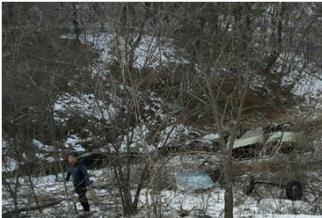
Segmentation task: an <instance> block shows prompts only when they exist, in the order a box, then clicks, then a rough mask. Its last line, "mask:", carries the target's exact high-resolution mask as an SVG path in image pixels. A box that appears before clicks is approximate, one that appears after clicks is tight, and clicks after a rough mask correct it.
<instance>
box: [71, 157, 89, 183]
mask: <svg viewBox="0 0 322 218" xmlns="http://www.w3.org/2000/svg"><path fill="white" fill-rule="evenodd" d="M70 176H72V177H73V185H74V187H75V188H79V187H85V186H88V185H89V175H88V172H87V169H86V167H85V166H84V165H83V164H82V163H79V162H76V163H75V165H74V166H72V167H71V168H69V169H68V171H67V175H66V182H68V180H69V177H70Z"/></svg>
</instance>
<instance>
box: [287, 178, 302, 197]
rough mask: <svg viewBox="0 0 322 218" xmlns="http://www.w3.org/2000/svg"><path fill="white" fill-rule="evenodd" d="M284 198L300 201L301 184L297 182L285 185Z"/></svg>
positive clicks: (293, 181)
mask: <svg viewBox="0 0 322 218" xmlns="http://www.w3.org/2000/svg"><path fill="white" fill-rule="evenodd" d="M285 190H286V196H287V198H288V199H290V200H300V199H301V197H302V194H303V191H302V183H301V182H299V181H297V180H292V181H289V182H288V183H287V184H286V185H285Z"/></svg>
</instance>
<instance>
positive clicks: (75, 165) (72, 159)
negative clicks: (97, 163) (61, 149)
mask: <svg viewBox="0 0 322 218" xmlns="http://www.w3.org/2000/svg"><path fill="white" fill-rule="evenodd" d="M67 161H68V163H69V164H70V166H71V167H70V168H69V169H68V170H67V174H66V179H65V180H66V182H68V180H69V178H70V176H72V180H73V185H74V188H75V190H76V193H77V195H78V198H79V202H80V203H81V205H82V206H83V208H84V211H90V208H89V203H88V199H87V197H86V187H87V186H89V184H90V182H89V175H88V172H87V169H86V167H85V166H84V165H83V164H82V163H80V162H78V160H77V154H76V153H71V154H69V155H68V156H67Z"/></svg>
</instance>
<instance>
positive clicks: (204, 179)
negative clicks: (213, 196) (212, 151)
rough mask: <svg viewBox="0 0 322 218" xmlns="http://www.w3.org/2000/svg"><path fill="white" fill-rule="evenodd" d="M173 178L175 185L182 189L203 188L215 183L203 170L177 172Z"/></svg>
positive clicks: (193, 189)
mask: <svg viewBox="0 0 322 218" xmlns="http://www.w3.org/2000/svg"><path fill="white" fill-rule="evenodd" d="M175 178H176V184H177V186H178V187H179V188H180V189H183V190H192V191H197V190H204V189H209V188H212V187H213V186H214V185H215V184H214V182H213V181H212V179H211V178H210V177H209V176H208V174H207V173H203V172H191V173H190V172H189V173H186V172H177V173H176V174H175Z"/></svg>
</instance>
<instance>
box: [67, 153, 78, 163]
mask: <svg viewBox="0 0 322 218" xmlns="http://www.w3.org/2000/svg"><path fill="white" fill-rule="evenodd" d="M67 161H68V163H69V164H70V165H72V166H73V165H74V164H75V163H76V162H77V154H76V153H70V154H68V156H67Z"/></svg>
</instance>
